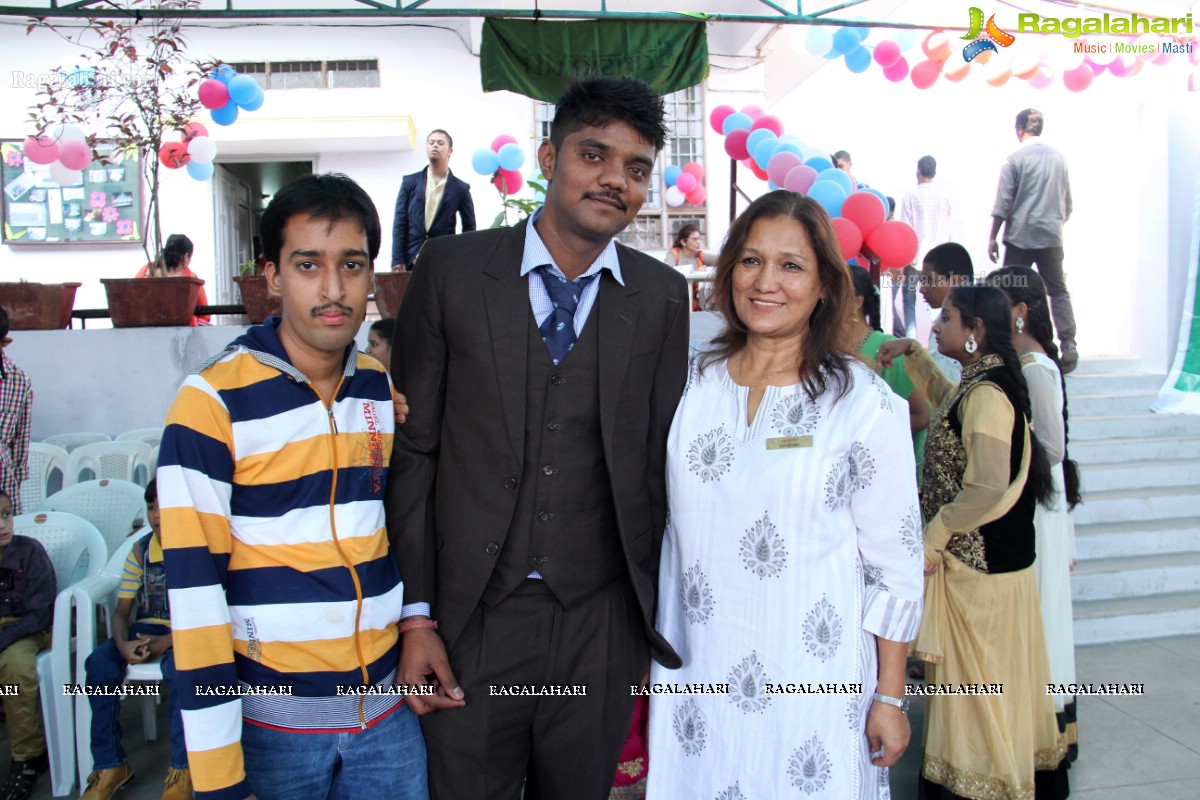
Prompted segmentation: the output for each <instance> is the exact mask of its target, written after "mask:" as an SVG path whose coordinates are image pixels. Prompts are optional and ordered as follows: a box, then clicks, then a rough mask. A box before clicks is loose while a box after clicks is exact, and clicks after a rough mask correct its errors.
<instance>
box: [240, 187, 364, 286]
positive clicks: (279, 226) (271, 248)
mask: <svg viewBox="0 0 1200 800" xmlns="http://www.w3.org/2000/svg"><path fill="white" fill-rule="evenodd" d="M297 215H304V216H306V217H316V218H317V219H325V220H329V222H330V224H333V223H334V222H340V221H341V220H346V219H349V220H354V221H355V222H357V223H358V224H359V225H361V226H362V229H363V233H365V234H366V235H367V250H368V254H369V255H370V257H371V261H374V260H375V259H376V258H377V257H378V256H379V243H380V238H381V233H380V228H379V212H377V211H376V210H375V204H374V203H373V202H371V198H370V197H369V196H368V195H367V193H366V192H365V191H363V189H362V187H361V186H359V185H358V184H357V183H355V182H354V181H353V180H351V179H350V178H349V177H347V176H345V175H342V174H340V173H336V172H327V173H325V174H323V175H301V176H300V177H299V178H296V179H294V180H291V181H288V183H287V184H286V185H285V186H284V187H283V188H282V189H280V190H279V191H278V192H276V193H275V196H274V197H273V198H271V202H270V204H268V205H267V210H266V211H264V212H263V215H262V221H261V222H260V223H259V233H260V234H262V242H263V258H265V259H266V260H267V261H269V262H271V263H273V264H276V265H278V264H279V256H280V252H281V251H282V250H283V229H284V228H286V227H287V224H288V220H290V219H291V218H292V217H294V216H297Z"/></svg>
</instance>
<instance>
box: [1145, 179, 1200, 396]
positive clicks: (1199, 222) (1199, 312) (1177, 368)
mask: <svg viewBox="0 0 1200 800" xmlns="http://www.w3.org/2000/svg"><path fill="white" fill-rule="evenodd" d="M1194 213H1195V216H1194V218H1193V220H1192V252H1191V259H1190V261H1189V264H1188V281H1187V294H1186V295H1185V299H1184V304H1183V318H1182V319H1181V320H1180V323H1179V345H1178V346H1177V348H1176V350H1175V361H1174V363H1173V364H1172V366H1171V371H1170V372H1169V373H1168V374H1167V380H1166V382H1165V383H1164V384H1163V387H1162V388H1161V389H1160V390H1159V392H1158V397H1157V398H1155V400H1154V402H1153V403H1152V404H1151V405H1150V409H1151V410H1152V411H1159V412H1165V413H1168V414H1200V287H1198V286H1197V275H1198V274H1200V185H1197V187H1196V205H1195V212H1194Z"/></svg>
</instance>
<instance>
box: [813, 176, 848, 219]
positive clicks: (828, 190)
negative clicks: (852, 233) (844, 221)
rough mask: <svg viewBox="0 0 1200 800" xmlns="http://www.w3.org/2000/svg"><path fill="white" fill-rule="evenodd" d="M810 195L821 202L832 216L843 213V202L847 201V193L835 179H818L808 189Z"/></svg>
mask: <svg viewBox="0 0 1200 800" xmlns="http://www.w3.org/2000/svg"><path fill="white" fill-rule="evenodd" d="M808 196H809V197H811V198H812V199H813V200H816V201H817V202H818V203H820V204H821V207H822V208H824V209H825V210H826V211H827V212H829V216H831V217H840V216H841V215H842V203H844V202H846V193H845V192H843V191H842V187H841V186H838V185H837V184H836V183H834V182H833V181H817V182H816V183H814V184H813V185H812V186H811V187H809V190H808Z"/></svg>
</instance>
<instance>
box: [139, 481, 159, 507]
mask: <svg viewBox="0 0 1200 800" xmlns="http://www.w3.org/2000/svg"><path fill="white" fill-rule="evenodd" d="M142 497H143V498H145V500H146V502H147V503H155V502H157V501H158V478H151V479H150V482H149V483H147V484H146V491H145V493H144V494H143V495H142Z"/></svg>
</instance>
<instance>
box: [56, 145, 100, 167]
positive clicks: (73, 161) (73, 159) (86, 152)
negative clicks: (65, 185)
mask: <svg viewBox="0 0 1200 800" xmlns="http://www.w3.org/2000/svg"><path fill="white" fill-rule="evenodd" d="M58 160H59V161H61V162H62V165H63V166H64V167H66V168H67V169H73V170H81V169H84V168H86V167H87V165H88V164H90V163H92V151H91V149H89V148H88V146H87V145H86V144H84V143H83V142H80V141H78V140H71V141H69V142H63V143H62V144H60V145H59V146H58Z"/></svg>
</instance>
